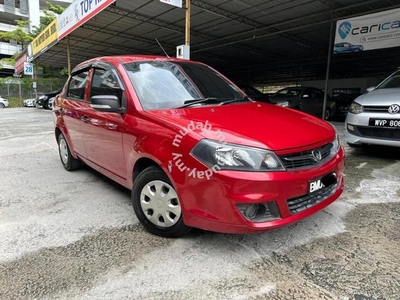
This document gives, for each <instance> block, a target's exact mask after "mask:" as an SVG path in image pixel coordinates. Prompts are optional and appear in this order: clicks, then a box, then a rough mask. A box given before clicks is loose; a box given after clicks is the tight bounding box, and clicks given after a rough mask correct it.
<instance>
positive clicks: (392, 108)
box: [388, 104, 400, 115]
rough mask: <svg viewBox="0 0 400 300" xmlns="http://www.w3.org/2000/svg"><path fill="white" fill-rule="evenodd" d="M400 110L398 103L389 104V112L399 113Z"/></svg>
mask: <svg viewBox="0 0 400 300" xmlns="http://www.w3.org/2000/svg"><path fill="white" fill-rule="evenodd" d="M399 111H400V106H398V105H397V104H393V105H390V106H389V109H388V112H389V114H392V115H394V114H397V113H398V112H399Z"/></svg>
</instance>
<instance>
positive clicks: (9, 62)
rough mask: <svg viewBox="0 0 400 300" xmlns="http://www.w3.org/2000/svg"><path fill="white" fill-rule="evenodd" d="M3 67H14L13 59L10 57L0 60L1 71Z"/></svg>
mask: <svg viewBox="0 0 400 300" xmlns="http://www.w3.org/2000/svg"><path fill="white" fill-rule="evenodd" d="M4 65H10V66H14V65H15V59H14V58H12V57H10V58H2V59H0V69H2V68H3V67H4Z"/></svg>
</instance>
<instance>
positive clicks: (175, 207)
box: [131, 166, 190, 238]
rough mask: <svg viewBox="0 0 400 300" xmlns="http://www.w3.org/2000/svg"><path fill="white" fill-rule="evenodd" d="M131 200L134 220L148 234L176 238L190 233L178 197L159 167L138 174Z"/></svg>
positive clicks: (149, 168)
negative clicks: (137, 220)
mask: <svg viewBox="0 0 400 300" xmlns="http://www.w3.org/2000/svg"><path fill="white" fill-rule="evenodd" d="M131 198H132V206H133V209H134V211H135V214H136V216H137V218H138V219H139V221H140V222H141V223H142V225H143V226H144V228H145V229H146V230H147V231H149V232H150V233H152V234H155V235H159V236H162V237H168V238H177V237H181V236H183V235H185V234H186V233H188V232H189V230H190V227H188V226H186V225H185V223H184V222H183V218H182V209H181V205H180V202H179V198H178V195H177V193H176V191H175V189H174V187H173V186H172V183H171V181H170V180H169V178H168V177H167V175H165V173H164V172H163V171H162V170H161V169H160V168H158V167H156V166H151V167H148V168H147V169H145V170H143V171H142V172H141V173H140V174H139V175H138V177H137V178H136V180H135V182H134V184H133V189H132V197H131Z"/></svg>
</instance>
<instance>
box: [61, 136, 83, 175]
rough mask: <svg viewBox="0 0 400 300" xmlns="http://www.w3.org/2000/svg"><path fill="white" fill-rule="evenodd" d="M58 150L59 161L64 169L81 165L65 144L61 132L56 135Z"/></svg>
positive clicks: (68, 169)
mask: <svg viewBox="0 0 400 300" xmlns="http://www.w3.org/2000/svg"><path fill="white" fill-rule="evenodd" d="M58 152H59V154H60V159H61V163H62V165H63V167H64V169H65V170H67V171H73V170H76V169H78V168H79V167H80V166H81V165H82V162H81V161H80V160H79V159H76V158H75V157H73V156H72V154H71V151H70V150H69V147H68V144H67V140H66V139H65V137H64V135H63V134H62V133H60V135H59V136H58Z"/></svg>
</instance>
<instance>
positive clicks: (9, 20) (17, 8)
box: [0, 0, 72, 76]
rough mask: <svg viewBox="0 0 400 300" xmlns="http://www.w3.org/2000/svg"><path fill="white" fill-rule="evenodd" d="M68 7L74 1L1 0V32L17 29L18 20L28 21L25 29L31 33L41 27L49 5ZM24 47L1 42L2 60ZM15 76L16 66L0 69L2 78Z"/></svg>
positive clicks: (0, 53)
mask: <svg viewBox="0 0 400 300" xmlns="http://www.w3.org/2000/svg"><path fill="white" fill-rule="evenodd" d="M46 2H50V3H52V4H54V5H60V6H63V7H67V6H68V5H69V4H70V3H71V2H72V0H50V1H49V0H0V32H9V31H13V30H15V29H16V20H27V21H29V25H28V26H27V27H26V28H25V30H26V31H27V32H31V31H32V30H33V29H34V28H35V26H36V27H39V25H40V16H41V15H42V14H43V10H44V9H47V8H48V7H47V3H46ZM21 51H22V47H21V45H18V44H17V42H16V41H6V40H0V59H2V58H9V57H11V56H12V55H14V54H15V53H17V52H21ZM12 74H14V66H13V65H7V64H3V65H2V68H1V69H0V76H10V75H12Z"/></svg>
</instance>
